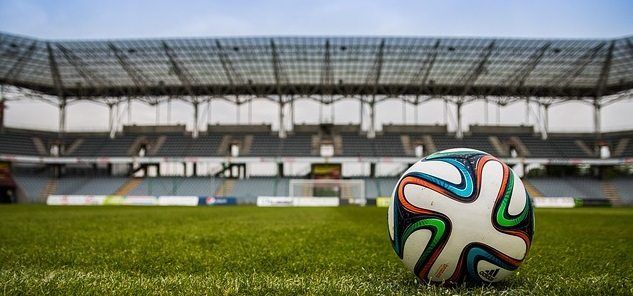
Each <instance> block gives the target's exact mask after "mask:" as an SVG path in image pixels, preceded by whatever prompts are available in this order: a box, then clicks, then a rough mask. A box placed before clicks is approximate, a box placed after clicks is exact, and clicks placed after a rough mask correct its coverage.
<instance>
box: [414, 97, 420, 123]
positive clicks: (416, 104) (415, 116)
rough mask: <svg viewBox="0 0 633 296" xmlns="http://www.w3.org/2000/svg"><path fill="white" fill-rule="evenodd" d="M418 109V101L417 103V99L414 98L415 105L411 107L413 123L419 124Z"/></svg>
mask: <svg viewBox="0 0 633 296" xmlns="http://www.w3.org/2000/svg"><path fill="white" fill-rule="evenodd" d="M419 109H420V103H418V102H417V100H416V102H415V105H414V107H413V123H414V124H415V125H418V124H420V121H419V114H418V113H419V111H420V110H419Z"/></svg>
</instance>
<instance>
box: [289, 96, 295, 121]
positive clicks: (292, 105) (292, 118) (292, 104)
mask: <svg viewBox="0 0 633 296" xmlns="http://www.w3.org/2000/svg"><path fill="white" fill-rule="evenodd" d="M294 126H295V100H294V97H290V128H291V129H293V128H294Z"/></svg>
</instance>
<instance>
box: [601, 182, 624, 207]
mask: <svg viewBox="0 0 633 296" xmlns="http://www.w3.org/2000/svg"><path fill="white" fill-rule="evenodd" d="M602 194H603V195H604V197H605V198H606V199H608V200H609V201H610V202H611V204H612V205H614V206H620V205H622V199H621V198H620V194H619V193H618V190H617V189H616V188H615V185H613V183H611V181H602Z"/></svg>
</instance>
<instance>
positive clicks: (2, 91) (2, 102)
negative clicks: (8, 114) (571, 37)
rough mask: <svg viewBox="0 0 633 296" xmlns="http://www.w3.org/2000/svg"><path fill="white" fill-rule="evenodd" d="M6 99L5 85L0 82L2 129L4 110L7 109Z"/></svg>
mask: <svg viewBox="0 0 633 296" xmlns="http://www.w3.org/2000/svg"><path fill="white" fill-rule="evenodd" d="M5 106H6V105H5V100H4V85H2V84H0V131H2V130H3V129H4V111H5Z"/></svg>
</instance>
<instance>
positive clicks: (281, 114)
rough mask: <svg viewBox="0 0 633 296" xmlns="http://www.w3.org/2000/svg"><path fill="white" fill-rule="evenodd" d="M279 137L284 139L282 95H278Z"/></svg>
mask: <svg viewBox="0 0 633 296" xmlns="http://www.w3.org/2000/svg"><path fill="white" fill-rule="evenodd" d="M279 137H280V138H285V137H286V127H285V124H284V100H283V96H282V95H279Z"/></svg>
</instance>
